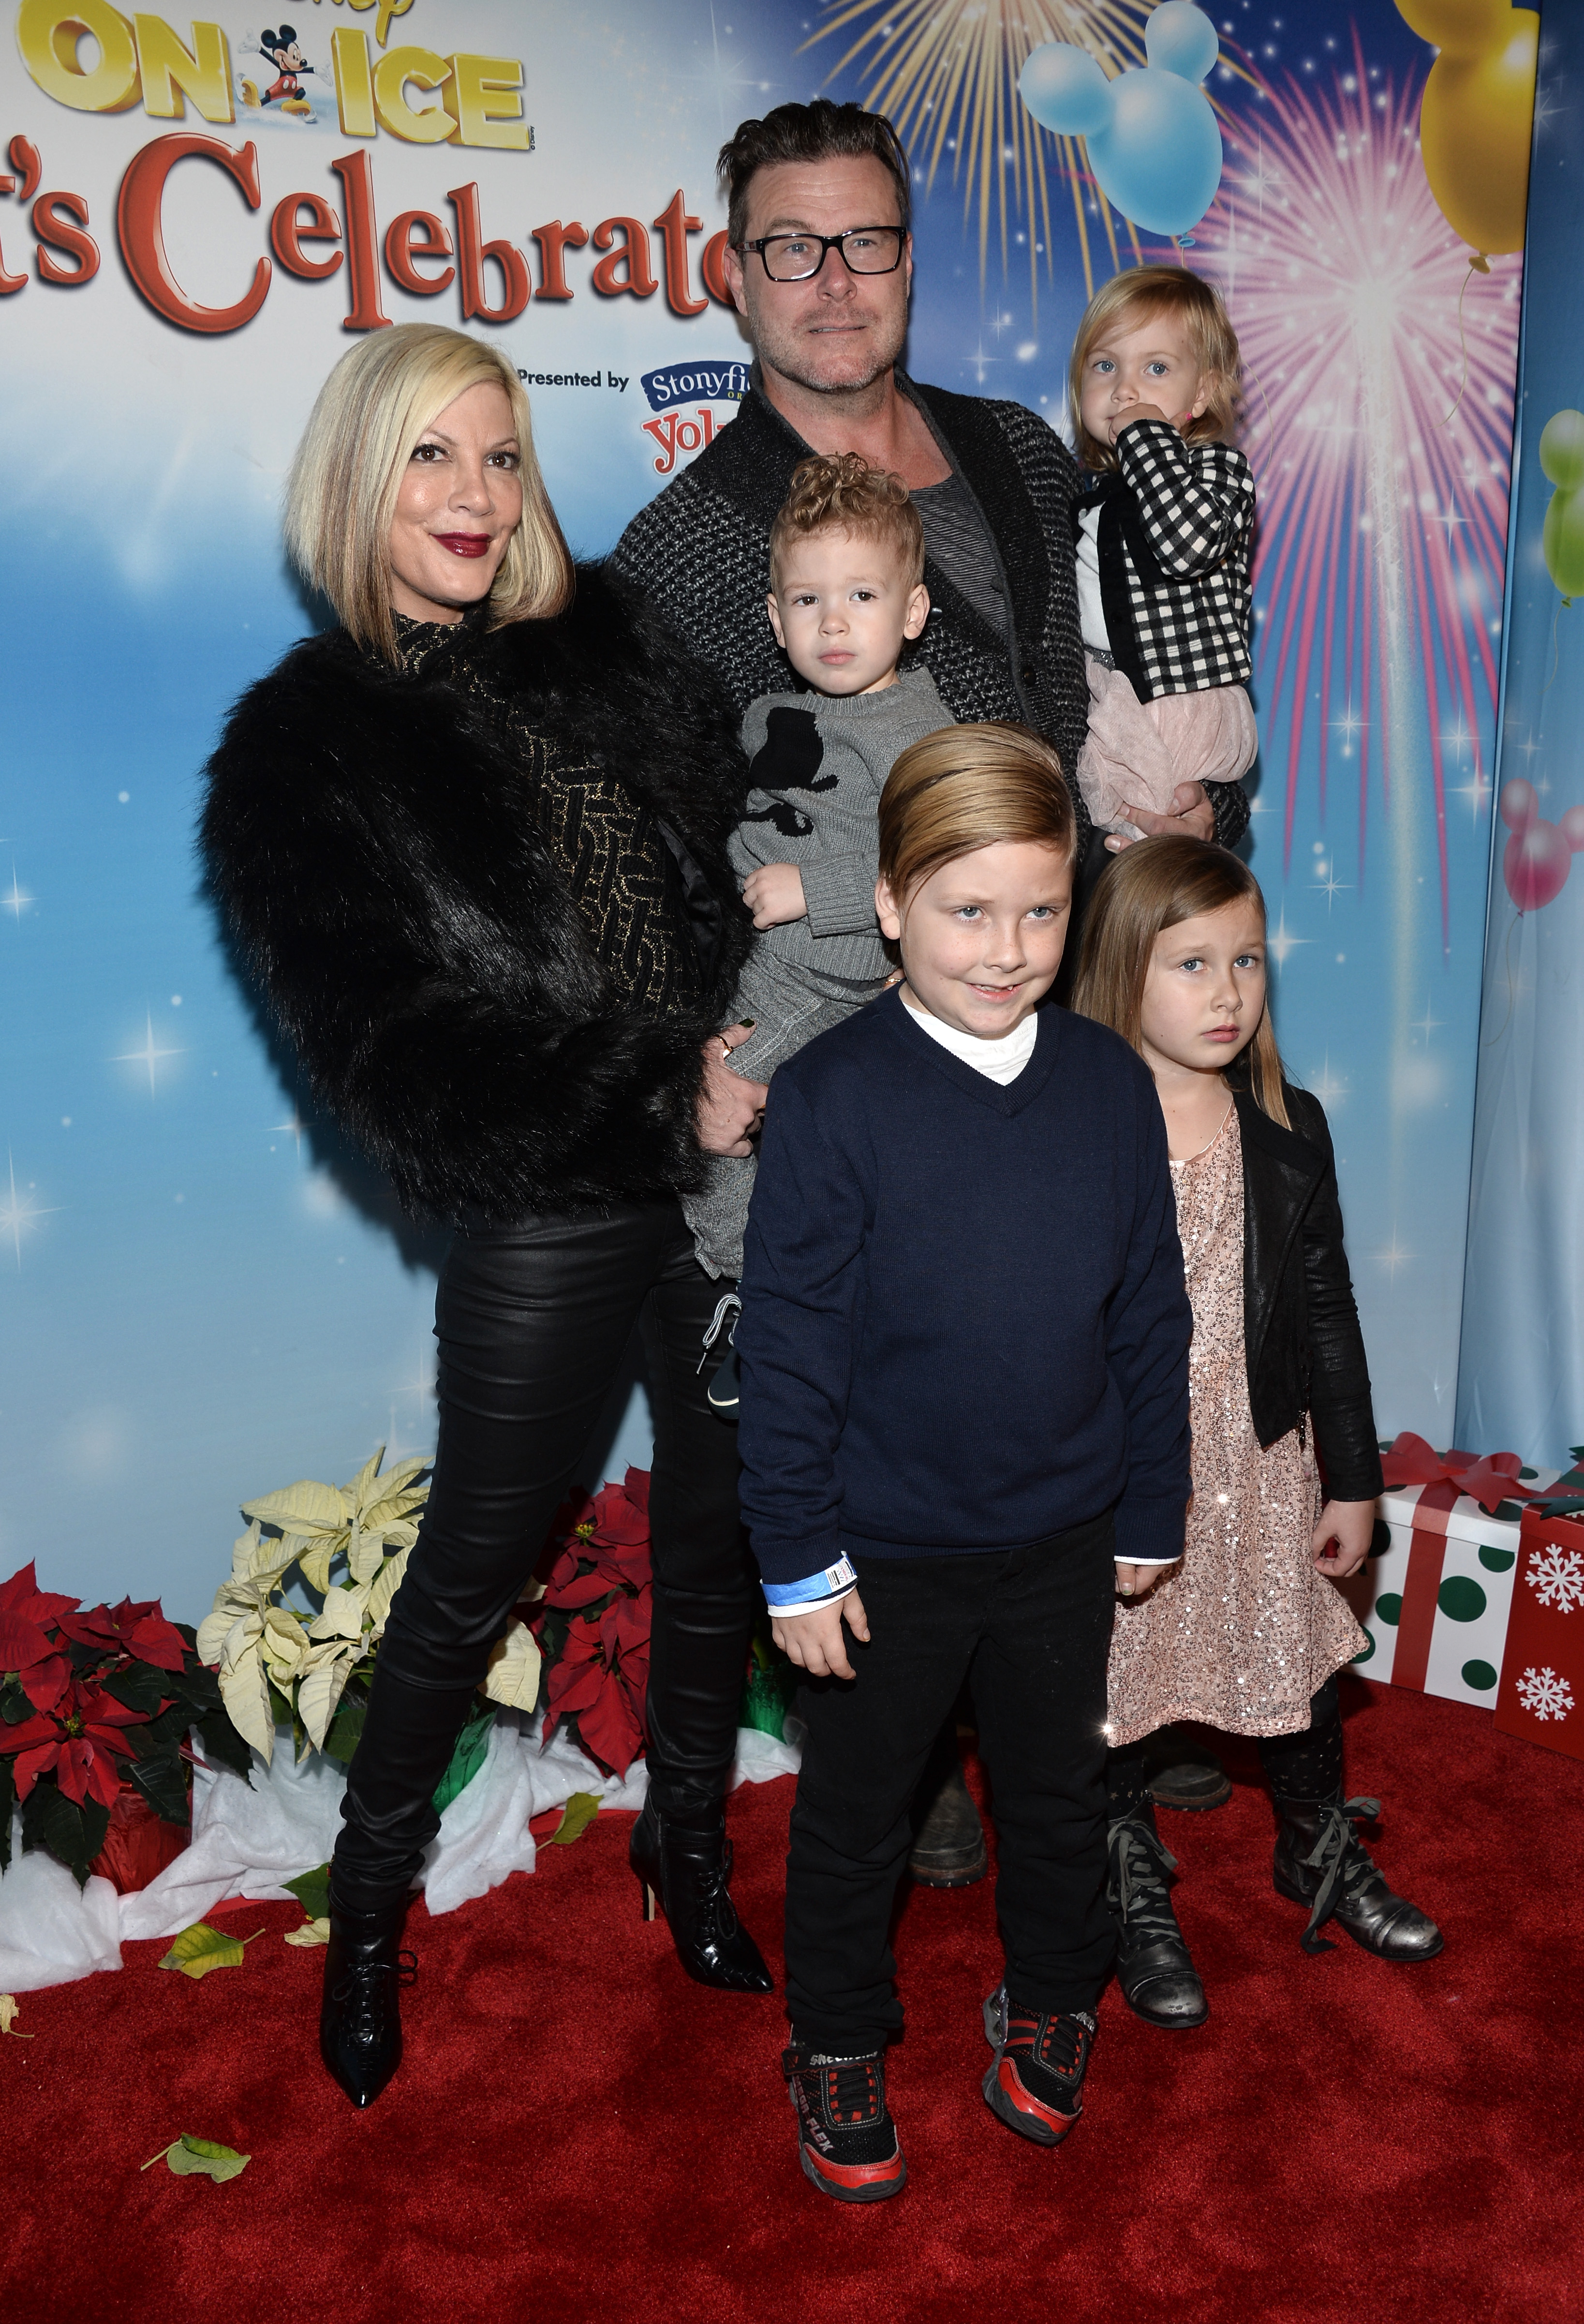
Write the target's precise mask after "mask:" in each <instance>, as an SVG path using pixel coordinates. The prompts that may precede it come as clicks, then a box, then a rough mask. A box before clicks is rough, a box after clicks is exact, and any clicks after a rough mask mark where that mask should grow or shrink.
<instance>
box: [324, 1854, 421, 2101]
mask: <svg viewBox="0 0 1584 2324" xmlns="http://www.w3.org/2000/svg"><path fill="white" fill-rule="evenodd" d="M406 1917H407V1898H406V1897H405V1896H403V1897H401V1900H400V1902H398V1903H397V1904H387V1905H385V1906H382V1909H381V1910H380V1911H379V1912H377V1913H347V1912H344V1911H342V1910H341V1908H340V1907H339V1906H338V1905H337V1904H336V1903H335V1901H334V1899H332V1900H331V1904H330V1943H329V1949H328V1950H327V1952H326V1955H325V1997H324V2002H323V2006H321V2009H320V2012H319V2055H320V2056H321V2057H322V2058H323V2059H324V2061H325V2063H326V2065H327V2066H328V2068H329V2070H330V2071H331V2073H332V2074H334V2076H335V2077H336V2080H337V2081H338V2082H339V2083H340V2085H341V2087H342V2089H344V2090H345V2093H346V2095H347V2097H348V2098H350V2099H351V2100H352V2103H353V2105H354V2106H355V2107H366V2106H373V2102H374V2100H375V2099H376V2098H378V2097H379V2095H380V2092H381V2091H382V2089H384V2087H385V2085H386V2083H387V2082H388V2081H389V2080H390V2079H391V2075H392V2074H393V2073H394V2072H395V2071H396V2069H397V2067H398V2066H399V2065H400V2064H401V1987H402V1986H404V1985H410V1984H411V1983H412V1980H413V1978H415V1977H416V1976H417V1974H418V1961H417V1958H416V1956H415V1955H414V1954H412V1953H410V1952H399V1951H398V1950H397V1949H396V1948H397V1939H398V1938H399V1937H400V1936H401V1923H402V1922H403V1921H404V1920H405V1918H406Z"/></svg>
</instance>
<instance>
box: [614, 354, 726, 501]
mask: <svg viewBox="0 0 1584 2324" xmlns="http://www.w3.org/2000/svg"><path fill="white" fill-rule="evenodd" d="M639 385H640V387H641V388H642V390H643V392H644V393H645V395H647V396H648V398H649V410H651V411H653V412H654V413H656V414H657V415H658V416H657V417H656V418H655V419H653V420H644V421H643V422H642V427H643V432H644V434H645V435H646V436H651V437H652V438H654V440H655V442H656V443H657V444H658V446H659V450H658V453H657V454H656V456H655V464H654V465H655V470H656V473H657V474H658V475H662V476H668V475H670V473H671V471H672V469H673V468H674V467H675V466H677V461H678V460H679V459H682V460H689V459H691V458H692V457H693V455H694V454H695V452H702V451H703V450H704V448H705V445H707V444H711V443H713V442H714V434H715V429H716V427H717V426H723V425H724V422H725V420H729V419H730V418H731V416H732V415H731V413H730V412H727V413H725V414H724V415H723V419H722V420H720V421H717V420H716V418H715V415H714V411H713V410H711V408H710V404H711V402H712V401H713V402H716V403H741V401H742V399H743V397H744V396H745V395H746V394H747V393H748V389H749V377H748V365H747V364H746V363H743V362H741V361H738V360H733V361H732V362H728V363H687V364H667V365H666V368H665V369H664V370H663V371H646V372H645V373H644V374H643V375H642V377H641V378H640V381H639ZM695 396H696V397H704V398H706V399H708V401H702V402H698V403H695V406H694V409H693V410H691V411H687V412H685V411H684V410H682V408H681V407H682V405H683V404H684V403H685V402H686V401H689V400H691V399H692V398H694V397H695Z"/></svg>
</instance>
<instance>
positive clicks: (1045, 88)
mask: <svg viewBox="0 0 1584 2324" xmlns="http://www.w3.org/2000/svg"><path fill="white" fill-rule="evenodd" d="M1018 95H1019V97H1021V98H1022V99H1023V102H1024V104H1025V105H1026V106H1027V107H1028V110H1029V111H1030V113H1032V114H1033V115H1034V117H1035V119H1036V121H1037V122H1040V123H1041V124H1043V125H1044V126H1045V128H1046V129H1055V130H1059V131H1060V132H1061V134H1062V135H1063V136H1064V137H1089V136H1091V135H1092V134H1093V133H1094V132H1095V130H1097V129H1103V128H1104V127H1105V125H1106V124H1107V122H1108V121H1109V120H1110V117H1111V104H1112V98H1111V84H1110V81H1109V80H1108V79H1107V78H1106V77H1105V75H1104V73H1102V72H1101V69H1100V67H1099V65H1097V64H1096V62H1095V60H1094V59H1093V58H1092V57H1091V55H1090V53H1089V51H1088V50H1087V49H1075V48H1073V45H1072V44H1071V42H1067V41H1046V42H1045V45H1044V47H1043V48H1038V49H1036V50H1034V51H1033V52H1032V53H1031V54H1030V56H1029V58H1028V60H1027V62H1026V64H1025V65H1024V68H1023V70H1022V72H1021V73H1020V74H1019V76H1018Z"/></svg>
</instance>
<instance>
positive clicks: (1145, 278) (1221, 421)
mask: <svg viewBox="0 0 1584 2324" xmlns="http://www.w3.org/2000/svg"><path fill="white" fill-rule="evenodd" d="M1157 315H1164V316H1165V317H1166V318H1168V319H1169V320H1170V321H1172V322H1174V323H1175V324H1176V325H1178V327H1180V328H1181V330H1182V332H1183V337H1184V338H1186V340H1187V342H1188V344H1189V346H1191V347H1192V348H1193V353H1194V356H1195V358H1196V359H1197V361H1198V364H1199V367H1200V369H1201V371H1205V372H1209V373H1210V374H1211V383H1210V401H1209V402H1208V403H1207V404H1206V405H1205V407H1204V410H1202V412H1201V413H1200V415H1199V417H1198V419H1197V420H1190V421H1189V423H1188V425H1187V427H1186V428H1184V429H1183V439H1184V441H1185V442H1187V443H1190V444H1220V443H1226V442H1228V441H1229V440H1230V438H1231V437H1232V436H1233V435H1234V434H1235V433H1236V430H1237V426H1238V409H1239V394H1238V390H1239V383H1240V381H1241V379H1242V376H1243V363H1242V357H1241V356H1240V355H1239V352H1238V334H1237V332H1236V331H1234V330H1233V328H1232V325H1231V319H1230V318H1229V315H1228V313H1227V310H1226V309H1225V307H1224V306H1223V305H1222V304H1221V295H1220V291H1218V290H1217V289H1216V287H1215V285H1214V284H1213V283H1211V282H1206V281H1202V279H1201V277H1200V276H1199V275H1197V274H1190V273H1189V272H1188V269H1187V268H1186V267H1185V266H1135V267H1129V268H1128V269H1127V270H1126V271H1125V272H1122V273H1120V274H1113V275H1112V277H1111V279H1110V281H1109V282H1102V283H1101V287H1100V289H1099V290H1098V291H1096V292H1095V294H1094V296H1093V298H1092V299H1091V300H1090V302H1089V304H1088V306H1087V307H1086V308H1085V309H1084V310H1083V320H1082V322H1081V323H1080V324H1079V326H1078V336H1077V337H1076V338H1075V339H1074V340H1073V359H1072V362H1071V364H1070V365H1069V367H1068V372H1067V395H1068V401H1069V402H1070V404H1071V406H1072V411H1073V445H1074V448H1075V449H1076V451H1077V454H1078V460H1079V465H1080V466H1082V467H1085V468H1097V469H1098V468H1114V467H1116V466H1117V465H1118V461H1117V447H1116V446H1115V445H1114V444H1108V443H1106V442H1105V441H1104V440H1103V439H1101V438H1095V437H1093V436H1091V434H1090V433H1089V430H1088V429H1086V428H1085V427H1084V425H1083V414H1082V394H1083V374H1084V371H1085V369H1086V368H1087V365H1088V363H1089V358H1090V356H1091V355H1092V354H1093V353H1094V350H1095V348H1096V347H1097V346H1100V345H1101V342H1102V341H1103V340H1104V339H1105V337H1106V336H1107V334H1108V333H1110V332H1112V331H1131V330H1136V329H1137V327H1138V326H1139V325H1140V324H1142V323H1147V322H1149V321H1151V320H1152V319H1153V318H1155V317H1156V316H1157Z"/></svg>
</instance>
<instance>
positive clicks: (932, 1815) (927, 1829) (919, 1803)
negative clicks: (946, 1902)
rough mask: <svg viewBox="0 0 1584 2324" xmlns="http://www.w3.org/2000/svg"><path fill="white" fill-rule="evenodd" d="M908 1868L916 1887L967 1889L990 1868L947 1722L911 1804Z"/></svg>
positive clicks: (982, 1833)
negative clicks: (911, 1842)
mask: <svg viewBox="0 0 1584 2324" xmlns="http://www.w3.org/2000/svg"><path fill="white" fill-rule="evenodd" d="M907 1869H908V1871H909V1872H911V1874H912V1875H913V1877H914V1878H915V1880H916V1881H917V1883H918V1885H919V1886H920V1887H921V1888H967V1887H969V1886H972V1883H973V1882H974V1881H975V1880H982V1879H983V1878H984V1876H985V1874H986V1872H987V1871H988V1870H989V1869H990V1857H989V1854H988V1851H987V1850H986V1848H985V1844H984V1826H983V1824H982V1823H981V1821H980V1820H979V1810H978V1809H977V1808H976V1807H975V1806H974V1804H973V1800H972V1795H971V1794H970V1792H969V1789H968V1784H967V1779H966V1778H965V1777H964V1775H963V1773H962V1759H961V1757H959V1756H958V1751H957V1733H956V1729H955V1728H954V1727H953V1725H951V1724H950V1723H948V1724H947V1726H945V1727H944V1729H942V1731H941V1734H940V1736H939V1737H938V1738H937V1740H936V1744H935V1749H934V1750H933V1751H932V1752H931V1753H930V1757H929V1763H928V1765H927V1766H926V1768H925V1771H924V1775H923V1778H922V1780H921V1782H920V1784H919V1786H918V1793H917V1796H916V1799H915V1800H914V1803H913V1846H912V1848H911V1849H909V1851H908V1855H907Z"/></svg>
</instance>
